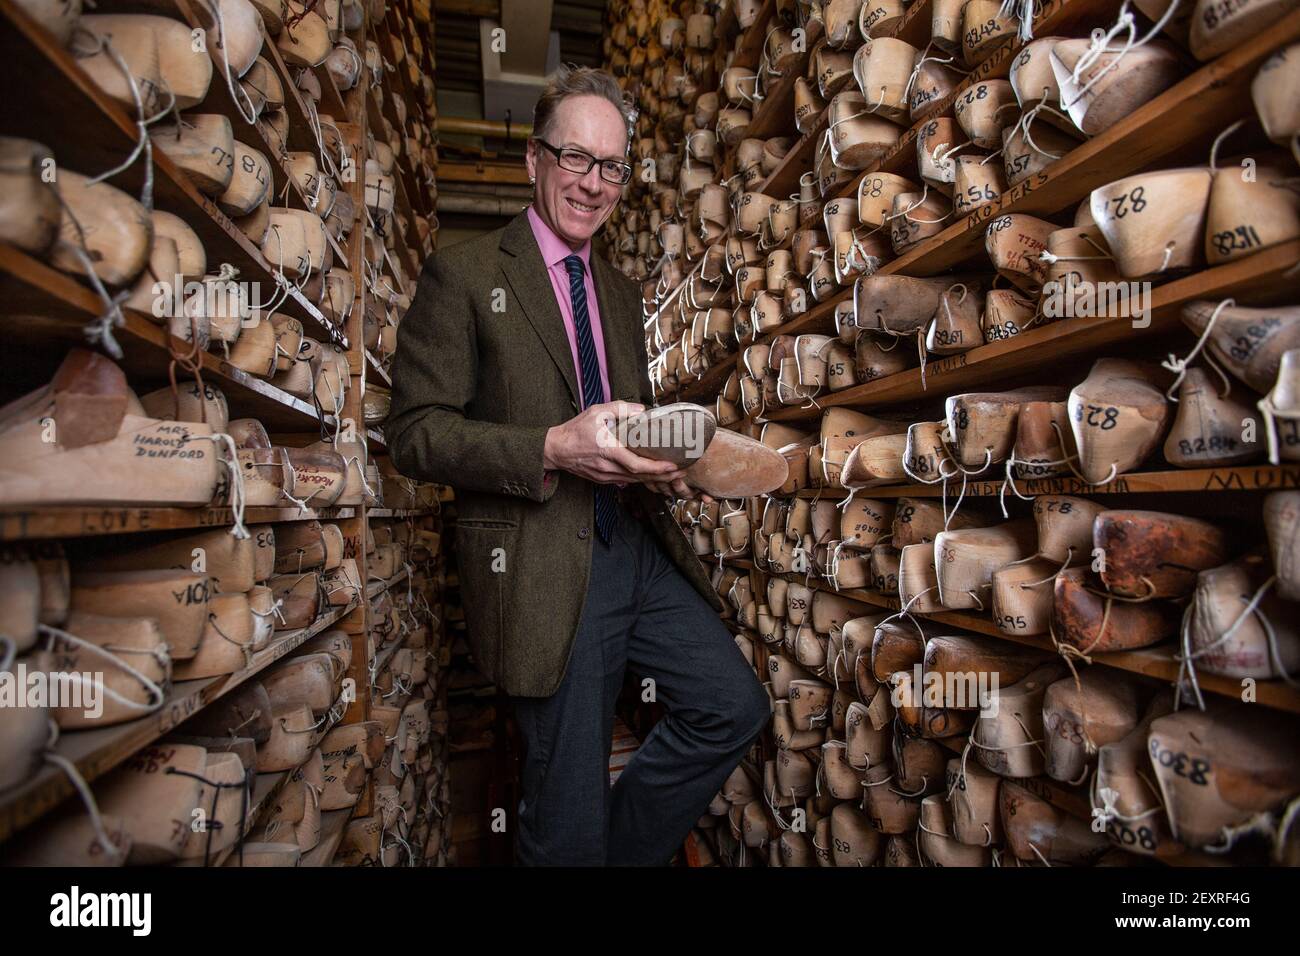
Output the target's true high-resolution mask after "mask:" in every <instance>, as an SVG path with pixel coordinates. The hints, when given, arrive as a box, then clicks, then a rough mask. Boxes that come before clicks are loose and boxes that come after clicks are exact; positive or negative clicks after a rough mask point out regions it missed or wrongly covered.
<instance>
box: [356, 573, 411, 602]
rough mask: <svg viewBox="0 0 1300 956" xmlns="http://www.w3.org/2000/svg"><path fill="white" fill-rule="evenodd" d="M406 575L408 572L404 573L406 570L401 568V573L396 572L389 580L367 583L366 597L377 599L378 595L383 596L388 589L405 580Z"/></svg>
mask: <svg viewBox="0 0 1300 956" xmlns="http://www.w3.org/2000/svg"><path fill="white" fill-rule="evenodd" d="M407 573H408V572H407V571H406V569H405V568H403V569H402V570H401V571H398V572H397V573H396V574H394V575H393V576H392V577H391V578H387V579H386V580H375V581H368V582H367V583H366V597H367V598H374V597H378V596H379V595H380V594H383V593H384V592H385V591H387V590H388V589H389V588H391V587H393V586H395V585H398V584H401V583H402V582H403V581H405V580H406V575H407Z"/></svg>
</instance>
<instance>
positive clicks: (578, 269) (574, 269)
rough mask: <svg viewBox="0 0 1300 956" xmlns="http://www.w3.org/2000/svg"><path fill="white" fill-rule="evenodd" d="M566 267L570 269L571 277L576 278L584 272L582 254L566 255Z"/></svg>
mask: <svg viewBox="0 0 1300 956" xmlns="http://www.w3.org/2000/svg"><path fill="white" fill-rule="evenodd" d="M564 268H566V269H568V270H569V278H570V279H575V278H577V277H579V276H581V275H582V274H583V268H582V256H580V255H577V254H576V253H575V254H574V255H571V256H565V257H564Z"/></svg>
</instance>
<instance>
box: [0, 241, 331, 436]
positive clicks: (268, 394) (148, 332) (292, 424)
mask: <svg viewBox="0 0 1300 956" xmlns="http://www.w3.org/2000/svg"><path fill="white" fill-rule="evenodd" d="M0 297H3V301H4V303H5V305H4V308H5V309H6V311H8V312H10V313H11V314H10V315H9V316H8V317H7V318H6V319H5V332H4V338H5V339H6V340H8V341H11V342H13V343H15V344H19V343H20V344H21V345H22V346H23V347H24V348H26V349H30V350H33V351H36V352H40V351H45V350H48V349H50V348H51V347H57V348H58V350H59V351H60V353H61V352H62V351H63V350H65V349H67V348H69V347H71V346H76V345H83V346H84V344H85V333H84V329H85V327H86V325H87V324H88V323H89V322H91V321H93V320H94V319H96V318H98V317H99V315H100V313H101V312H102V311H103V303H102V302H101V301H100V299H99V297H98V296H97V295H95V293H94V292H92V291H91V290H90V289H88V288H86V287H85V286H84V285H82V284H81V283H80V282H78V281H76V280H75V279H73V278H72V277H71V276H69V275H67V274H66V273H63V272H60V271H58V270H57V269H53V268H51V267H50V266H47V265H46V264H45V263H43V262H40V261H38V260H36V259H33V258H31V257H30V256H28V255H27V254H26V253H24V252H22V251H21V250H19V249H16V248H14V247H13V246H10V245H7V244H5V243H0ZM123 314H124V318H125V320H126V323H125V325H123V326H120V327H117V328H114V330H113V335H114V337H115V338H116V339H117V342H118V344H119V345H120V346H121V348H122V352H123V357H122V359H121V360H120V361H119V363H118V364H119V365H120V366H121V368H122V369H123V371H125V372H126V373H127V375H128V376H129V377H130V378H131V379H132V380H133V381H138V380H141V379H144V380H152V381H153V382H155V383H156V384H159V385H162V384H165V382H166V368H167V364H168V362H169V361H170V358H171V353H170V350H169V345H168V343H169V342H174V343H175V345H176V348H177V350H178V351H183V350H185V349H187V348H188V344H186V343H182V342H181V341H180V340H179V339H172V337H171V336H170V335H169V334H168V333H167V331H166V329H165V328H164V327H163V326H161V325H157V324H155V323H154V322H153V321H152V320H151V319H150V318H149V317H147V316H145V315H144V314H143V313H139V312H134V311H132V310H129V309H124V310H123ZM200 361H201V362H202V367H203V376H204V381H205V382H207V383H209V384H212V385H216V386H217V387H219V388H220V389H221V391H222V392H223V393H224V394H225V396H226V398H227V400H228V402H229V404H230V410H231V416H230V417H231V418H256V419H258V420H259V421H260V422H261V423H262V424H263V425H265V426H266V427H267V429H268V430H271V431H282V432H292V431H299V432H306V431H316V430H317V429H319V428H320V422H321V419H320V413H319V412H318V411H317V409H316V407H315V406H314V405H311V404H309V403H307V402H304V401H303V400H302V399H300V398H295V397H294V396H292V395H290V394H289V393H288V392H285V391H283V390H282V389H279V388H277V387H276V386H274V385H272V384H271V383H270V382H269V381H267V380H265V379H260V378H257V377H256V376H253V375H250V374H249V373H248V372H245V371H244V370H243V369H239V368H236V367H235V366H233V365H231V364H230V363H229V362H226V361H224V360H223V359H221V358H220V357H219V356H217V355H215V354H214V353H212V352H208V351H205V352H202V353H200Z"/></svg>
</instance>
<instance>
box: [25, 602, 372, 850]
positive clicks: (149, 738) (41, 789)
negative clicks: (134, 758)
mask: <svg viewBox="0 0 1300 956" xmlns="http://www.w3.org/2000/svg"><path fill="white" fill-rule="evenodd" d="M352 608H353V606H348V607H339V608H334V609H333V610H331V611H329V612H328V613H326V614H325V615H323V616H322V617H320V618H319V619H318V620H317V621H316V622H315V623H314V624H312V625H311V626H310V627H305V628H299V629H298V630H294V631H284V632H281V633H278V634H276V635H275V636H274V637H273V638H272V640H271V643H270V644H269V645H268V646H266V647H264V648H262V650H260V651H258V652H257V653H255V654H254V655H253V660H252V662H251V663H250V664H249V665H248V666H247V667H245V668H243V669H241V670H238V671H236V672H235V673H233V674H228V675H226V676H224V677H210V678H204V679H202V680H191V681H180V682H177V683H175V684H173V685H172V686H171V689H170V693H168V695H167V700H166V701H165V702H164V703H163V706H162V707H161V708H160V709H158V710H156V711H154V712H153V713H152V714H148V715H146V716H144V717H141V718H139V719H138V720H133V721H131V722H130V723H125V724H116V725H114V726H111V727H103V728H99V729H95V730H78V731H69V732H68V733H67V734H66V735H64V736H63V737H62V738H61V739H60V740H59V743H58V746H57V748H56V752H57V753H59V754H60V755H61V756H63V757H64V758H66V759H67V760H69V761H71V762H72V763H73V764H74V765H75V766H76V768H77V771H78V772H79V773H80V774H81V776H82V777H83V778H85V780H86V781H87V782H91V781H93V780H95V779H97V778H99V777H102V776H103V775H104V774H106V773H108V772H109V771H110V770H112V769H113V768H114V767H116V766H118V765H119V764H120V763H122V762H123V761H124V760H126V759H127V758H129V757H130V756H131V755H132V754H133V753H135V752H136V751H138V750H139V749H140V748H141V747H145V746H147V745H148V744H150V743H152V742H153V741H155V740H157V739H158V738H160V737H162V736H163V735H164V734H166V733H167V732H169V731H171V730H173V729H174V728H175V727H177V726H178V725H179V724H181V723H182V722H183V721H185V720H187V719H189V718H190V717H193V716H194V715H195V714H197V713H198V712H199V711H200V710H202V709H203V708H204V707H206V706H208V705H209V704H211V703H212V702H213V701H215V700H217V699H219V698H220V697H222V696H223V695H225V694H227V693H229V692H230V691H231V690H233V689H234V688H236V687H238V686H239V685H240V684H242V683H244V682H245V681H247V680H250V679H252V678H253V677H255V676H256V675H257V674H258V673H259V672H261V671H263V670H265V669H266V668H267V667H269V666H270V665H271V664H273V663H275V662H276V661H278V660H280V659H281V658H282V657H284V656H285V655H287V654H289V653H290V652H291V651H293V650H295V649H297V648H298V647H300V646H302V644H303V643H305V642H306V641H307V640H309V639H310V638H312V637H314V636H315V635H317V634H320V633H321V632H322V631H325V630H328V629H329V628H330V627H331V626H332V625H333V624H334V623H335V622H336V621H338V620H339V619H341V618H342V617H344V616H345V615H347V614H348V613H349V612H351V610H352ZM72 793H73V787H72V784H71V783H69V781H68V778H67V776H66V775H65V774H64V773H63V771H62V770H60V769H58V768H56V767H54V766H52V765H49V764H46V765H45V767H44V768H43V769H41V770H39V771H38V772H37V773H36V775H35V776H33V777H32V778H31V779H30V780H28V781H27V782H26V783H24V784H22V785H20V786H18V787H15V788H13V789H12V790H8V791H6V792H5V793H4V794H0V841H3V840H6V839H8V838H9V836H10V835H12V834H13V833H14V832H15V831H17V830H18V829H20V828H22V827H25V826H27V825H28V824H30V823H32V821H34V820H36V819H38V818H39V817H41V816H42V815H44V814H45V813H47V812H49V811H50V810H52V809H53V808H54V807H55V806H57V805H58V804H60V803H62V802H63V800H64V799H66V798H67V797H68V796H69V795H71V794H72Z"/></svg>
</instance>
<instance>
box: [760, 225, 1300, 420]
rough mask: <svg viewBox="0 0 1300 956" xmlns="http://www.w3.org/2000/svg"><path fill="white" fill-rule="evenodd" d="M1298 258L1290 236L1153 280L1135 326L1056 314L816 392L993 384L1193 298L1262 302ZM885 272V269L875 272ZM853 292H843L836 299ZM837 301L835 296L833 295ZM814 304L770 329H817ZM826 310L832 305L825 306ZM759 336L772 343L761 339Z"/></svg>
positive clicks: (786, 415) (1105, 340) (917, 391)
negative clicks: (1146, 312)
mask: <svg viewBox="0 0 1300 956" xmlns="http://www.w3.org/2000/svg"><path fill="white" fill-rule="evenodd" d="M1298 258H1300V240H1292V241H1291V242H1287V243H1284V244H1282V245H1280V246H1274V247H1272V248H1271V249H1264V250H1262V251H1260V252H1257V253H1255V254H1253V255H1250V256H1246V257H1244V258H1241V259H1237V260H1234V261H1232V262H1229V263H1227V264H1226V265H1221V266H1215V267H1213V268H1210V269H1205V270H1203V271H1201V272H1197V273H1194V274H1192V275H1189V276H1185V277H1184V278H1181V279H1175V280H1174V281H1172V282H1166V283H1164V284H1163V285H1158V286H1156V287H1155V288H1154V289H1153V290H1152V292H1151V300H1150V305H1151V324H1150V326H1149V327H1147V328H1135V327H1134V326H1133V323H1132V322H1131V321H1130V320H1128V319H1112V318H1107V317H1093V318H1075V319H1062V320H1059V321H1056V322H1051V323H1048V324H1047V325H1043V326H1039V327H1037V328H1033V329H1030V330H1029V331H1027V332H1022V333H1021V334H1019V335H1015V336H1012V337H1010V338H1006V339H999V340H997V341H995V342H989V343H987V344H985V345H980V346H976V347H975V348H973V349H971V350H970V351H969V352H961V353H958V354H956V355H947V356H944V357H942V358H940V359H938V360H936V361H933V362H929V363H927V365H926V369H925V380H924V382H922V378H921V370H920V369H919V368H912V369H907V370H906V371H903V372H899V373H897V374H895V375H889V376H886V377H884V378H879V379H876V380H875V381H872V382H866V383H864V384H862V385H854V386H852V387H851V388H846V389H843V390H842V391H838V392H831V393H829V394H827V395H824V396H823V395H819V396H817V404H818V405H819V406H820V407H821V408H828V407H831V406H835V405H852V406H854V407H855V408H868V407H879V406H882V405H892V404H896V403H898V402H905V401H912V400H915V399H920V398H926V397H934V396H939V397H943V396H944V395H946V394H949V393H952V392H953V391H954V390H957V389H964V388H969V387H972V386H975V385H979V384H983V383H989V382H995V381H997V380H998V379H999V378H1001V377H1005V376H1007V375H1012V374H1016V373H1022V374H1023V373H1024V372H1025V370H1026V368H1027V367H1033V366H1027V365H1026V362H1027V360H1028V361H1032V362H1033V363H1034V365H1043V364H1044V363H1057V362H1060V361H1063V360H1065V359H1070V358H1077V357H1079V356H1082V355H1085V354H1088V353H1094V352H1097V351H1099V350H1102V349H1106V348H1114V347H1118V346H1121V345H1126V344H1129V343H1131V342H1133V341H1134V340H1135V339H1136V338H1138V337H1140V336H1151V335H1157V334H1160V333H1162V332H1168V331H1170V330H1172V329H1177V328H1179V327H1180V325H1181V323H1180V320H1179V312H1180V311H1181V309H1182V307H1183V305H1185V304H1186V303H1188V302H1191V301H1193V300H1195V299H1217V298H1222V297H1224V296H1227V295H1234V296H1237V297H1238V298H1240V299H1241V300H1242V302H1243V303H1246V302H1248V301H1267V300H1269V299H1271V298H1274V297H1276V296H1279V295H1285V294H1286V293H1287V292H1288V291H1289V290H1291V289H1293V288H1294V279H1288V278H1287V277H1286V275H1285V273H1286V272H1287V270H1289V269H1290V268H1292V267H1293V266H1294V265H1295V263H1296V261H1297V259H1298ZM882 271H884V270H882ZM849 295H852V290H851V289H850V290H847V291H846V292H845V293H844V294H843V295H841V296H840V297H839V299H843V298H847V297H848V296H849ZM837 301H838V300H837ZM828 305H830V304H829V303H819V305H818V307H817V308H815V309H811V310H809V312H808V314H807V315H804V316H800V317H799V318H798V319H796V320H795V321H793V322H787V323H786V324H785V325H784V326H782V327H781V328H778V329H775V330H774V331H773V332H772V333H771V334H772V335H798V334H800V333H802V332H807V331H812V330H813V329H814V328H820V327H822V326H819V325H818V324H817V318H818V317H819V315H820V319H821V321H822V322H825V316H826V314H827V313H826V312H825V307H827V306H828ZM830 309H831V312H830V313H829V314H831V315H833V309H834V306H833V305H830ZM760 341H768V342H770V341H771V338H770V337H765V338H764V339H761V340H760ZM820 414H821V412H820V411H819V410H818V408H817V407H816V406H811V405H810V406H809V408H807V409H803V408H798V407H795V408H783V409H779V410H772V411H769V412H768V413H767V414H766V416H765V417H766V418H769V419H771V420H773V421H794V420H797V419H811V418H817V417H819V416H820Z"/></svg>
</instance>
